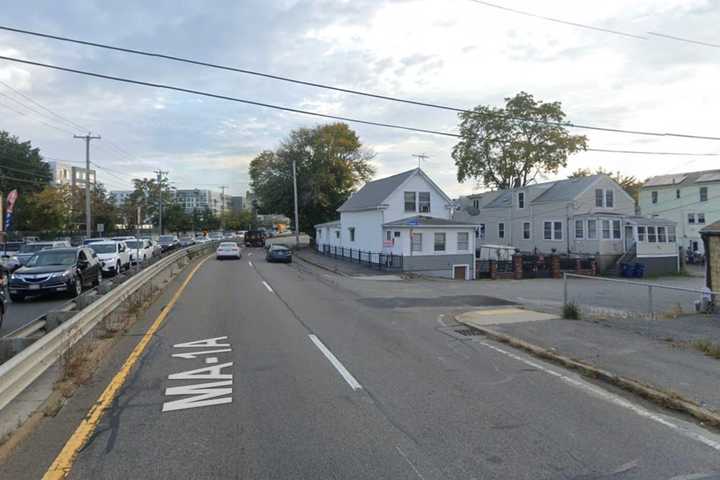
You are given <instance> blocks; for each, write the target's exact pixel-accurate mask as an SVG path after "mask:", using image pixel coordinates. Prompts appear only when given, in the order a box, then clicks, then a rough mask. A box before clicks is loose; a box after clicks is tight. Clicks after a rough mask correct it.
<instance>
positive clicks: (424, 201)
mask: <svg viewBox="0 0 720 480" xmlns="http://www.w3.org/2000/svg"><path fill="white" fill-rule="evenodd" d="M418 206H419V207H420V209H419V210H418V211H419V212H420V213H430V192H418Z"/></svg>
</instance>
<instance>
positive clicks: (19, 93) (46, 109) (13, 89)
mask: <svg viewBox="0 0 720 480" xmlns="http://www.w3.org/2000/svg"><path fill="white" fill-rule="evenodd" d="M0 84H2V85H4V86H5V87H6V88H8V89H10V90H12V91H13V92H15V94H16V95H19V96H21V97H23V98H24V99H26V100H28V101H29V102H32V103H33V104H35V105H37V106H38V107H40V108H42V109H43V110H45V111H46V112H48V113H50V114H51V115H53V116H54V117H56V118H59V119H60V120H62V121H64V122H65V123H67V124H68V125H71V126H72V127H73V128H79V129H80V130H89V128H87V127H83V126H82V125H80V124H78V123H75V122H73V121H72V120H70V119H69V118H67V117H63V116H62V115H60V114H59V113H56V112H54V111H53V110H51V109H49V108H48V107H46V106H45V105H43V104H41V103H40V102H38V101H36V100H34V99H32V98H30V97H29V96H27V95H25V94H24V93H22V92H20V91H18V90H16V89H15V88H13V87H11V86H10V85H8V84H7V83H5V82H3V81H2V80H0Z"/></svg>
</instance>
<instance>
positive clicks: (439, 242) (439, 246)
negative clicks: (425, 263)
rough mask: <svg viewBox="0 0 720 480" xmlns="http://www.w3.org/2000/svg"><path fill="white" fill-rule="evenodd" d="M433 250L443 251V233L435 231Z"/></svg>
mask: <svg viewBox="0 0 720 480" xmlns="http://www.w3.org/2000/svg"><path fill="white" fill-rule="evenodd" d="M434 245H435V246H434V247H433V250H435V251H436V252H444V251H445V233H444V232H443V233H436V234H435V243H434Z"/></svg>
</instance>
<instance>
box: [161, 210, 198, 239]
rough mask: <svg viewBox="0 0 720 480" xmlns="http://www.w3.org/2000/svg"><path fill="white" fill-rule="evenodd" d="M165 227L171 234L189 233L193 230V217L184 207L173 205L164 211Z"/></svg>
mask: <svg viewBox="0 0 720 480" xmlns="http://www.w3.org/2000/svg"><path fill="white" fill-rule="evenodd" d="M163 225H164V226H165V229H166V230H167V231H170V232H189V231H192V230H193V217H192V215H191V214H189V213H185V208H183V206H182V205H180V204H178V203H172V204H170V205H168V206H167V207H166V208H164V209H163Z"/></svg>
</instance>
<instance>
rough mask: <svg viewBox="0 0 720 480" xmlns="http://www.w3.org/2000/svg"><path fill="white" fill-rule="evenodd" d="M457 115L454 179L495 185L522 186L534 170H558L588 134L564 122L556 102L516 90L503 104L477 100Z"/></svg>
mask: <svg viewBox="0 0 720 480" xmlns="http://www.w3.org/2000/svg"><path fill="white" fill-rule="evenodd" d="M458 116H459V117H460V136H461V139H460V141H459V142H458V143H457V144H456V145H455V147H453V151H452V157H453V159H454V160H455V166H456V167H457V169H458V170H457V178H458V181H459V182H464V181H466V180H475V181H476V182H478V183H480V184H483V185H485V186H488V187H491V188H497V189H505V188H516V187H522V186H525V185H527V184H528V183H531V182H532V181H533V180H535V178H536V177H537V176H538V175H541V174H545V173H557V172H558V170H559V169H560V168H561V167H565V166H566V165H567V158H568V156H569V155H571V154H573V153H575V152H577V151H580V150H585V149H586V148H587V137H585V136H584V135H570V133H569V132H568V130H567V129H566V128H565V127H564V126H563V123H564V122H565V113H564V112H563V111H562V108H561V105H560V102H550V103H544V102H542V101H539V100H536V99H535V98H534V97H533V96H532V95H530V94H529V93H525V92H520V93H518V94H517V95H515V96H514V97H512V98H506V99H505V108H495V107H488V106H484V105H480V106H477V107H475V108H474V109H473V110H472V111H471V112H463V113H460V114H459V115H458Z"/></svg>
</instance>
